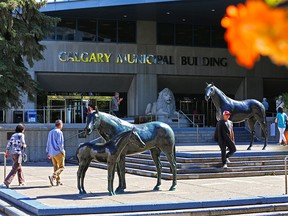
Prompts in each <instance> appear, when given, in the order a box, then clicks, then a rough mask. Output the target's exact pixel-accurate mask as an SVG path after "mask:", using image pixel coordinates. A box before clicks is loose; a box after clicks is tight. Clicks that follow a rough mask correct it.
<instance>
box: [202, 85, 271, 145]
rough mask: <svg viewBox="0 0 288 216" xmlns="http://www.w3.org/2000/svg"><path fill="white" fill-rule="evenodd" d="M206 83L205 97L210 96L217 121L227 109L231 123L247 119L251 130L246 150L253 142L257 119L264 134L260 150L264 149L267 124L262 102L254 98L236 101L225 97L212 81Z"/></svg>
mask: <svg viewBox="0 0 288 216" xmlns="http://www.w3.org/2000/svg"><path fill="white" fill-rule="evenodd" d="M206 84H207V87H206V88H205V99H206V101H208V100H209V99H210V98H211V99H212V101H213V104H214V106H215V107H216V118H217V120H218V121H219V120H220V119H221V118H222V117H223V116H222V113H223V111H224V110H229V111H230V112H231V113H232V114H231V116H230V120H231V121H232V122H233V123H239V122H243V121H246V120H247V121H248V126H249V128H250V130H251V140H250V145H249V147H248V148H247V150H251V147H252V145H253V142H254V135H255V123H256V122H257V121H258V122H259V124H260V126H261V129H262V131H263V134H264V136H265V144H264V146H263V148H262V150H265V148H266V146H267V136H268V135H267V126H266V113H265V108H264V106H263V104H262V103H261V102H259V101H257V100H255V99H247V100H242V101H236V100H233V99H231V98H229V97H227V96H226V95H225V94H224V93H223V92H222V91H221V90H220V89H218V88H217V87H216V86H215V85H214V84H213V83H211V84H208V83H206Z"/></svg>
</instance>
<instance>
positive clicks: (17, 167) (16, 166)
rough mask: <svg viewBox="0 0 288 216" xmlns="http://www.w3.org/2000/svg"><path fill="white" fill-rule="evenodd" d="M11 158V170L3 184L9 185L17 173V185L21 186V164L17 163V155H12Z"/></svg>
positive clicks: (22, 176) (22, 179) (22, 181)
mask: <svg viewBox="0 0 288 216" xmlns="http://www.w3.org/2000/svg"><path fill="white" fill-rule="evenodd" d="M11 157H12V160H13V166H12V170H11V171H10V173H9V174H8V176H7V177H6V178H5V180H4V182H6V183H7V184H11V182H12V180H13V178H14V176H15V175H16V173H17V175H18V183H19V184H23V183H24V175H23V171H22V165H21V163H19V162H18V159H19V154H12V155H11Z"/></svg>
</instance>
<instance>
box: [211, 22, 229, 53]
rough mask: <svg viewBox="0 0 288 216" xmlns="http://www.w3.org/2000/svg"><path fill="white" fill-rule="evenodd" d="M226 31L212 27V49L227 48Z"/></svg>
mask: <svg viewBox="0 0 288 216" xmlns="http://www.w3.org/2000/svg"><path fill="white" fill-rule="evenodd" d="M224 34H225V29H224V28H221V27H216V26H214V27H212V30H211V37H212V38H211V39H212V40H211V42H212V47H225V48H226V47H227V43H226V41H225V40H224Z"/></svg>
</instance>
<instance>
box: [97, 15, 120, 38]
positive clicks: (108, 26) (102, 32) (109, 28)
mask: <svg viewBox="0 0 288 216" xmlns="http://www.w3.org/2000/svg"><path fill="white" fill-rule="evenodd" d="M116 35H117V34H116V21H109V20H108V21H107V20H100V21H99V22H98V41H99V42H108V43H111V42H116Z"/></svg>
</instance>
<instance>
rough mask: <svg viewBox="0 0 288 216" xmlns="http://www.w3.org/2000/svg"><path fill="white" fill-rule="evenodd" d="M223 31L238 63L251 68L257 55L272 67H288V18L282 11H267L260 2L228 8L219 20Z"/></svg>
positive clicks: (275, 9)
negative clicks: (268, 61) (267, 58)
mask: <svg viewBox="0 0 288 216" xmlns="http://www.w3.org/2000/svg"><path fill="white" fill-rule="evenodd" d="M221 25H222V26H223V27H224V28H226V29H227V30H226V32H225V40H226V41H227V42H228V49H229V51H230V53H231V54H232V55H235V56H236V61H237V62H238V64H240V65H242V66H245V67H247V68H252V67H253V66H254V63H255V61H257V60H258V59H259V58H260V55H263V56H268V57H270V58H271V60H272V61H273V62H274V63H275V64H280V65H288V16H287V12H286V11H285V10H284V9H281V8H270V7H269V6H268V5H267V4H265V3H264V2H263V1H262V0H247V2H246V4H245V5H244V4H238V5H237V7H236V6H233V5H230V6H228V7H227V9H226V15H225V17H224V18H223V19H222V20H221Z"/></svg>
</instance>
